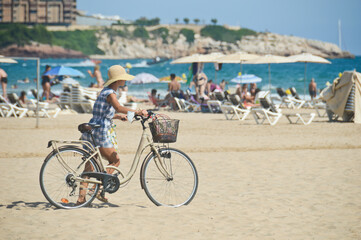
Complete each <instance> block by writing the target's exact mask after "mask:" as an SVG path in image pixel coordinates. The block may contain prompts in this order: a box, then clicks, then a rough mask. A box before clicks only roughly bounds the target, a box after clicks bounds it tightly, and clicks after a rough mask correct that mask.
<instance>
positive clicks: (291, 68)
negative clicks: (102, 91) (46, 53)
mask: <svg viewBox="0 0 361 240" xmlns="http://www.w3.org/2000/svg"><path fill="white" fill-rule="evenodd" d="M147 61H149V59H125V60H115V59H111V60H110V59H109V60H107V59H105V60H101V63H100V70H101V72H102V75H103V78H104V80H105V79H106V78H107V69H108V68H109V67H110V66H112V65H114V64H120V65H122V66H125V65H126V63H130V64H131V65H132V68H131V69H130V74H133V75H137V74H139V73H150V74H153V75H154V76H156V77H157V78H161V77H164V76H169V75H170V74H171V73H175V74H176V75H177V76H182V75H183V74H185V75H187V74H188V68H189V66H190V64H170V62H171V61H167V62H163V63H160V64H155V65H148V64H147ZM330 61H331V64H317V63H307V78H306V79H307V82H306V86H308V83H309V81H310V79H311V78H314V79H315V81H316V83H317V87H318V88H324V87H325V86H326V85H325V84H326V82H332V81H333V79H335V78H336V77H338V75H339V73H342V72H344V71H353V70H355V69H356V71H358V72H361V56H357V57H356V58H355V59H331V60H330ZM46 65H50V66H52V67H56V66H60V65H63V66H68V67H72V68H75V69H77V70H79V71H81V72H83V73H84V75H85V76H86V77H85V78H76V80H77V81H79V83H80V85H81V86H84V87H88V86H89V85H90V83H91V82H95V79H93V78H91V77H90V76H89V74H88V73H87V70H91V71H92V70H93V67H94V63H93V62H92V61H91V60H88V59H41V61H40V73H42V72H43V71H44V69H45V66H46ZM270 66H271V89H272V91H273V92H275V88H277V87H283V88H284V89H286V88H289V87H295V88H296V90H297V92H298V93H299V94H300V95H303V92H304V73H305V63H286V64H271V65H270ZM0 67H1V68H3V69H4V70H5V71H6V72H7V73H8V88H7V91H8V92H16V93H18V94H19V93H20V92H21V91H23V90H25V91H26V92H27V93H28V97H31V93H30V89H32V88H36V83H35V81H34V79H35V78H36V61H33V60H18V63H17V64H4V63H0ZM204 72H205V73H206V74H207V76H208V78H209V79H212V80H215V81H216V83H219V82H220V81H221V80H222V79H225V80H226V81H228V82H229V84H228V86H229V87H230V88H232V87H235V86H236V84H234V83H232V82H230V80H231V79H233V78H235V77H236V76H237V75H238V73H239V72H240V64H223V66H222V69H221V70H219V71H215V68H214V64H213V63H206V64H205V66H204ZM242 74H255V75H257V76H258V77H260V78H262V82H260V83H258V84H257V86H258V87H259V88H261V89H264V90H268V88H269V75H268V64H243V65H242ZM25 78H29V79H30V83H23V82H22V81H23V80H24V79H25ZM14 85H16V88H14ZM187 87H188V86H186V84H182V89H183V90H186V89H187ZM61 88H62V87H61V84H59V85H55V86H52V91H53V92H55V93H58V94H59V93H60V92H61ZM153 88H156V89H157V90H158V92H159V93H160V94H161V96H165V94H166V93H167V84H166V83H151V84H142V85H129V94H130V95H133V96H136V97H140V98H147V93H148V92H150V91H151V89H153ZM40 92H42V88H41V86H40ZM306 96H307V97H308V90H307V91H306Z"/></svg>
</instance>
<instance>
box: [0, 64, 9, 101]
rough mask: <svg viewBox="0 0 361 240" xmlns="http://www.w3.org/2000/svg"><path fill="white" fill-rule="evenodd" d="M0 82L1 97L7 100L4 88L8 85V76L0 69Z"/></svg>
mask: <svg viewBox="0 0 361 240" xmlns="http://www.w3.org/2000/svg"><path fill="white" fill-rule="evenodd" d="M0 82H1V88H2V89H3V96H4V98H5V99H7V94H6V87H7V85H8V74H7V73H6V72H5V70H4V69H2V68H0Z"/></svg>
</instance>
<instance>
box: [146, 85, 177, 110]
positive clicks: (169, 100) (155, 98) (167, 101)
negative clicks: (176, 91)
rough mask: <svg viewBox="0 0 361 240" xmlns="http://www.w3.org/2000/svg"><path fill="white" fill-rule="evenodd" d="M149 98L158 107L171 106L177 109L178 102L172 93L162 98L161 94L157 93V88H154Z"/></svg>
mask: <svg viewBox="0 0 361 240" xmlns="http://www.w3.org/2000/svg"><path fill="white" fill-rule="evenodd" d="M149 100H150V101H151V103H153V104H154V105H155V106H156V107H165V106H170V107H171V108H172V109H173V110H175V109H176V105H177V104H176V102H175V100H174V98H173V97H172V96H171V94H167V95H166V96H165V98H164V99H160V98H159V94H158V95H157V89H152V91H151V94H150V95H149Z"/></svg>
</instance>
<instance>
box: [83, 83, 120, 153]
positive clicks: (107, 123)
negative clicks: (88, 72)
mask: <svg viewBox="0 0 361 240" xmlns="http://www.w3.org/2000/svg"><path fill="white" fill-rule="evenodd" d="M111 93H114V94H116V92H115V91H114V90H113V89H111V88H108V87H105V88H104V89H103V90H102V91H101V92H100V94H99V96H98V98H97V100H96V101H95V103H94V107H93V118H92V119H90V121H89V123H92V124H99V125H100V126H101V127H100V128H97V129H95V130H94V131H93V136H94V140H95V146H100V147H104V148H112V147H113V144H112V143H111V142H110V139H109V137H108V131H109V129H110V128H111V126H112V119H113V117H114V114H115V109H114V108H113V106H112V105H111V104H110V103H108V102H107V97H108V96H109V94H111ZM82 139H83V140H87V141H89V142H91V143H93V141H92V139H91V137H90V134H87V133H84V134H83V135H82ZM93 144H94V143H93Z"/></svg>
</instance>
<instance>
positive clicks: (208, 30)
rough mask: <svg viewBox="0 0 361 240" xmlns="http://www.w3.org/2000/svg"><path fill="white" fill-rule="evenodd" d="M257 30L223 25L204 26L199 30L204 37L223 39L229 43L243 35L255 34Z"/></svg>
mask: <svg viewBox="0 0 361 240" xmlns="http://www.w3.org/2000/svg"><path fill="white" fill-rule="evenodd" d="M256 34H257V32H255V31H253V30H251V29H247V28H242V29H240V30H231V29H228V28H225V27H223V26H218V25H215V26H205V27H204V28H202V30H201V35H202V36H204V37H211V38H213V39H214V40H216V41H224V42H229V43H235V42H237V41H239V40H241V39H242V37H243V36H247V35H256Z"/></svg>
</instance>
